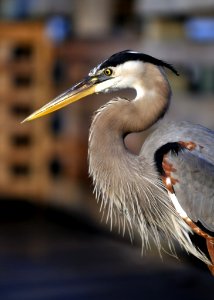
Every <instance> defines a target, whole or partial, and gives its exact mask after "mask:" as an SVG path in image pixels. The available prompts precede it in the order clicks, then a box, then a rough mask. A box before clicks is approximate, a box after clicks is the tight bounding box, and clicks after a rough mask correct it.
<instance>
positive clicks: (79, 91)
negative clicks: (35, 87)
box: [22, 76, 98, 123]
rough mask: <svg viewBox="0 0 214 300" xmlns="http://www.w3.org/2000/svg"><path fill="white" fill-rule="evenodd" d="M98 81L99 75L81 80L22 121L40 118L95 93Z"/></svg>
mask: <svg viewBox="0 0 214 300" xmlns="http://www.w3.org/2000/svg"><path fill="white" fill-rule="evenodd" d="M97 82H98V78H97V77H90V76H88V77H86V78H85V79H84V80H82V81H81V82H79V83H77V84H76V85H74V86H73V87H72V88H70V89H68V90H67V91H66V92H64V93H62V94H61V95H59V96H58V97H56V98H55V99H53V100H52V101H50V102H49V103H47V104H45V105H44V106H43V107H41V108H40V109H38V110H36V111H35V112H34V113H32V114H31V115H30V116H28V117H27V118H26V119H25V120H24V121H22V123H24V122H27V121H31V120H34V119H37V118H40V117H42V116H44V115H47V114H49V113H51V112H53V111H56V110H58V109H60V108H62V107H64V106H66V105H68V104H70V103H73V102H75V101H78V100H80V99H82V98H84V97H86V96H88V95H90V94H94V93H95V86H96V83H97Z"/></svg>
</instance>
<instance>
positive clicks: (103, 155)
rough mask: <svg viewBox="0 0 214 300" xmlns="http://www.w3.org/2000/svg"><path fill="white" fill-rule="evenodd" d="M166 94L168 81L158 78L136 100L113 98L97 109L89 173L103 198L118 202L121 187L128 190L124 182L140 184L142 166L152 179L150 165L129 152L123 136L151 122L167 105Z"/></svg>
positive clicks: (168, 91)
mask: <svg viewBox="0 0 214 300" xmlns="http://www.w3.org/2000/svg"><path fill="white" fill-rule="evenodd" d="M144 84H145V83H144ZM140 95H141V97H140ZM169 97H170V89H169V86H168V83H167V82H166V84H165V81H164V85H163V82H162V83H161V82H160V81H159V80H157V82H155V84H154V83H153V88H152V90H150V89H145V88H144V92H143V93H139V91H138V94H137V98H136V99H135V100H132V101H128V100H125V99H120V98H118V99H113V100H111V101H110V102H108V103H107V104H106V105H104V106H103V107H101V108H100V109H99V110H98V111H97V112H96V114H95V116H94V119H93V122H92V125H91V129H90V136H89V153H88V155H89V173H90V175H91V177H92V178H93V181H94V185H95V190H96V191H97V193H98V194H99V195H100V194H101V196H102V198H103V199H105V200H106V201H108V199H109V198H114V204H115V202H118V205H119V206H120V204H119V202H120V200H119V193H120V192H121V190H120V189H121V188H123V191H125V192H127V193H128V190H129V187H128V186H125V185H126V183H127V182H129V183H131V184H132V183H133V185H137V184H138V180H140V182H139V184H138V186H139V185H142V181H143V180H144V171H145V170H146V171H147V174H150V175H151V174H152V175H151V179H152V178H155V176H156V174H153V173H154V171H153V166H151V165H150V164H149V162H147V161H145V159H144V158H143V157H141V156H137V155H134V154H132V153H130V152H129V151H128V149H127V148H126V146H125V144H124V137H125V136H126V135H127V134H128V133H131V132H139V131H143V130H145V129H147V128H148V127H150V126H151V125H152V124H154V123H155V122H156V121H157V120H158V119H159V118H160V117H161V116H162V115H163V113H164V112H165V110H166V108H167V107H168V101H169ZM141 175H142V178H141ZM150 175H149V176H150ZM147 179H148V176H147ZM136 190H137V186H136ZM117 194H118V195H117ZM130 197H131V196H130ZM116 199H118V200H116Z"/></svg>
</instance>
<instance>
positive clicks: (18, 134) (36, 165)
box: [0, 22, 54, 199]
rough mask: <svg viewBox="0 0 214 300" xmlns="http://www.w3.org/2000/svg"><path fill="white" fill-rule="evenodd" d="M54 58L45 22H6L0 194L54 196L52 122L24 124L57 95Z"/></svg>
mask: <svg viewBox="0 0 214 300" xmlns="http://www.w3.org/2000/svg"><path fill="white" fill-rule="evenodd" d="M53 60H54V48H53V46H52V43H51V42H50V40H49V39H48V38H47V36H46V35H45V30H44V26H43V25H42V24H40V23H29V22H28V23H0V99H1V100H0V195H5V196H7V197H19V198H23V197H24V198H32V197H33V198H37V199H43V198H47V197H48V196H49V193H50V187H51V184H52V183H51V182H50V176H49V174H48V173H49V170H48V160H49V158H50V156H49V155H50V149H52V150H53V147H54V143H53V140H52V139H51V136H50V134H49V133H48V131H49V124H48V122H49V121H48V120H47V119H44V120H43V121H41V122H37V123H36V122H35V123H29V124H27V125H25V124H23V125H21V124H20V121H21V120H23V119H24V118H25V117H26V116H27V115H28V114H29V113H30V112H31V111H33V110H34V109H36V107H38V106H40V105H42V104H43V103H44V101H45V99H50V98H51V97H52V96H53V87H52V82H51V72H52V67H53Z"/></svg>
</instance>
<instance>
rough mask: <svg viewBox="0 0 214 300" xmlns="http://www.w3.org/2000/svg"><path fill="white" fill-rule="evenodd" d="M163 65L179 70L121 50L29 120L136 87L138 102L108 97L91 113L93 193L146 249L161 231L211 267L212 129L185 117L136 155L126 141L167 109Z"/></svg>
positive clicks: (149, 140)
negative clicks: (201, 242) (196, 237)
mask: <svg viewBox="0 0 214 300" xmlns="http://www.w3.org/2000/svg"><path fill="white" fill-rule="evenodd" d="M164 67H166V68H168V69H171V71H173V72H174V73H176V71H175V69H174V68H173V67H172V66H171V65H169V64H167V63H165V62H163V61H161V60H158V59H155V58H153V57H151V56H148V55H145V54H142V53H137V52H133V51H123V52H120V53H117V54H115V55H113V56H111V57H110V58H109V59H107V60H105V61H104V62H103V63H101V64H99V65H98V66H97V67H96V68H94V69H93V70H92V71H91V72H90V73H89V75H88V77H86V79H85V80H83V81H82V82H81V83H79V84H78V85H76V86H74V87H73V88H72V89H70V90H69V91H68V92H65V93H64V94H62V95H61V96H59V97H57V98H56V99H54V100H53V101H52V102H50V103H49V104H47V105H45V106H44V107H43V108H41V109H40V110H38V111H36V112H35V113H34V114H32V115H31V116H30V117H29V118H28V119H27V120H31V119H34V118H36V117H39V116H42V115H44V114H46V113H48V112H51V111H54V110H56V109H58V108H60V107H62V106H64V105H66V104H68V103H69V102H74V101H76V100H78V99H80V98H82V97H84V96H86V95H88V94H91V93H94V92H95V93H100V92H110V91H112V90H118V89H122V88H127V87H129V88H134V89H135V90H136V97H135V98H134V99H132V100H127V99H121V98H115V99H113V100H110V101H109V102H108V103H107V104H106V105H104V106H103V107H101V108H100V109H99V110H98V111H97V112H96V114H95V116H94V118H93V121H92V125H91V129H90V135H89V151H88V154H89V173H90V175H91V176H92V178H93V182H94V185H95V192H96V196H97V198H99V199H100V201H101V207H102V208H103V209H105V210H107V218H109V219H110V220H111V222H113V221H114V220H116V221H118V220H120V221H121V222H122V228H123V230H125V228H127V229H128V230H129V232H130V235H131V237H132V235H133V229H134V228H136V229H137V230H138V232H139V234H140V236H141V239H142V248H144V246H147V245H148V244H149V237H152V238H153V239H154V241H155V243H156V244H157V246H158V249H159V250H161V239H160V232H163V233H165V236H166V238H167V240H168V244H169V246H170V247H171V248H173V240H177V241H178V242H179V243H180V244H181V246H183V247H184V248H185V249H186V250H187V251H188V252H190V253H192V254H194V255H195V256H196V257H198V258H199V259H201V260H202V261H204V262H205V263H206V264H208V265H209V266H210V269H211V271H213V272H214V270H213V269H214V266H213V264H214V244H213V243H214V238H213V236H214V217H213V216H214V214H213V213H214V188H213V183H214V158H213V153H214V132H212V131H211V130H208V129H206V128H204V127H202V126H200V125H194V124H190V123H188V122H178V123H175V122H167V123H163V124H162V125H160V126H158V129H157V130H156V131H154V133H153V134H151V135H150V137H148V138H147V140H146V141H145V143H144V145H143V146H142V149H141V151H140V154H139V155H135V154H133V153H131V152H130V151H129V150H128V149H127V147H126V145H125V142H124V138H125V136H126V135H127V134H129V133H131V132H139V131H143V130H145V129H147V128H149V127H151V126H152V125H153V124H154V123H155V122H157V121H158V120H159V119H160V118H162V116H163V115H164V114H165V112H166V110H167V108H168V106H169V102H170V97H171V89H170V85H169V83H168V80H167V78H166V75H165V72H164ZM120 221H119V224H120ZM192 232H196V233H198V234H200V235H202V236H203V237H204V238H205V239H206V240H207V245H208V250H209V254H210V260H211V261H212V262H211V261H210V260H209V259H208V258H207V257H206V255H205V254H203V253H202V252H200V250H198V249H197V248H196V247H195V246H194V245H193V244H192V242H191V239H190V237H189V233H192Z"/></svg>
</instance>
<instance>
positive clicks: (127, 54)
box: [99, 50, 179, 76]
mask: <svg viewBox="0 0 214 300" xmlns="http://www.w3.org/2000/svg"><path fill="white" fill-rule="evenodd" d="M131 60H140V61H143V62H145V63H146V62H148V63H151V64H153V65H156V66H161V67H165V68H168V69H169V70H171V71H172V72H173V73H175V74H176V75H177V76H179V73H178V72H177V70H176V69H175V68H174V67H173V66H172V65H171V64H169V63H167V62H165V61H163V60H160V59H157V58H155V57H153V56H150V55H148V54H144V53H140V52H135V51H132V50H124V51H121V52H118V53H115V54H113V55H112V56H110V57H109V58H108V59H106V60H105V61H104V62H103V63H101V64H100V65H99V69H103V68H107V67H116V66H118V65H120V64H123V63H125V62H126V61H131Z"/></svg>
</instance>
